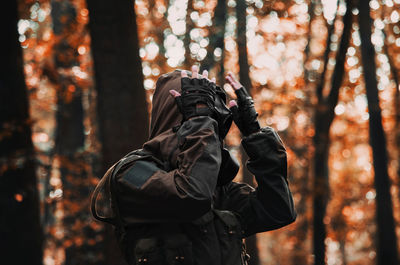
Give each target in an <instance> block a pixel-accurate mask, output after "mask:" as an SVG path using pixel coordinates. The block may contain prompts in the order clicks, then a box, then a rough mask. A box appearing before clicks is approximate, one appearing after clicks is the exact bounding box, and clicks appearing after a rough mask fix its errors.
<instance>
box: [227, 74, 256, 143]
mask: <svg viewBox="0 0 400 265" xmlns="http://www.w3.org/2000/svg"><path fill="white" fill-rule="evenodd" d="M226 80H227V81H228V83H229V84H230V85H231V86H232V87H233V88H234V89H235V94H236V96H237V103H236V102H235V101H234V100H232V101H230V102H229V107H230V110H231V111H232V116H233V120H234V121H235V124H236V125H237V127H238V128H239V130H240V132H241V133H242V134H243V135H244V136H248V135H250V134H252V133H255V132H258V131H259V130H260V129H261V127H260V124H259V123H258V120H257V116H258V113H257V111H256V109H255V108H254V101H253V99H252V98H251V97H250V95H249V94H248V93H247V91H246V89H245V88H244V87H243V86H242V85H241V84H240V83H239V82H238V81H237V80H236V79H235V77H234V76H233V74H232V73H228V75H227V76H226Z"/></svg>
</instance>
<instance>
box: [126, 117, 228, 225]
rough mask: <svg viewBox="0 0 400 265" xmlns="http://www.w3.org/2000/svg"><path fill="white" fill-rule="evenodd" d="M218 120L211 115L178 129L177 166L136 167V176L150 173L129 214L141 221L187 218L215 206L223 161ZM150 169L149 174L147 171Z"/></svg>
mask: <svg viewBox="0 0 400 265" xmlns="http://www.w3.org/2000/svg"><path fill="white" fill-rule="evenodd" d="M217 130H218V127H217V122H216V121H215V120H214V119H212V118H210V117H208V116H199V117H194V118H192V119H190V120H187V121H185V122H184V123H183V124H182V125H181V127H180V128H179V130H178V131H177V132H176V136H177V137H178V142H179V146H178V148H179V151H178V155H177V168H176V169H174V170H172V171H169V172H167V171H164V170H162V169H160V168H156V167H155V163H152V162H145V163H148V164H147V165H146V164H144V166H143V165H142V166H141V168H136V169H135V166H136V164H135V165H134V166H133V167H132V169H133V170H134V171H135V170H136V171H135V172H134V174H136V175H135V177H136V178H142V177H143V176H147V177H146V179H145V180H144V181H143V184H142V185H141V186H140V187H138V189H137V192H135V194H134V196H133V198H132V203H131V204H130V205H129V207H130V209H125V211H130V210H131V211H132V213H131V214H129V215H134V216H136V217H137V220H138V221H140V220H141V221H146V222H152V221H153V222H159V221H185V220H186V221H187V220H192V219H195V218H197V217H200V216H201V215H203V214H204V213H206V212H207V211H209V210H210V209H211V200H212V196H213V192H214V190H215V187H216V183H217V177H218V172H219V167H220V163H221V146H220V145H221V143H220V141H219V138H218V135H217V134H216V131H217ZM143 172H147V173H145V174H144V173H143Z"/></svg>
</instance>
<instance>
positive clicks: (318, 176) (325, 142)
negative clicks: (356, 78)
mask: <svg viewBox="0 0 400 265" xmlns="http://www.w3.org/2000/svg"><path fill="white" fill-rule="evenodd" d="M351 10H352V3H351V0H350V1H347V10H346V14H345V15H344V17H343V23H344V28H343V33H342V38H341V41H340V46H339V50H338V52H337V54H336V65H335V68H334V71H333V74H332V80H331V88H330V92H329V95H328V97H327V98H324V97H323V94H322V88H323V82H324V80H320V82H321V83H320V85H319V86H318V88H317V97H318V103H317V108H316V111H315V135H314V139H313V141H314V146H315V154H314V183H313V212H314V216H313V227H314V231H313V253H314V256H315V260H314V264H316V265H323V264H325V237H326V228H325V225H324V217H325V213H326V206H327V204H328V199H329V171H328V159H329V147H330V138H329V129H330V127H331V125H332V122H333V119H334V117H335V112H334V109H335V106H336V105H337V102H338V97H339V88H340V86H341V84H342V81H343V76H344V63H345V58H346V52H347V48H348V46H349V39H350V33H351V24H352V13H351ZM328 38H329V36H328ZM326 48H327V49H329V47H326ZM327 58H328V56H326V57H325V60H326V61H325V64H326V63H327Z"/></svg>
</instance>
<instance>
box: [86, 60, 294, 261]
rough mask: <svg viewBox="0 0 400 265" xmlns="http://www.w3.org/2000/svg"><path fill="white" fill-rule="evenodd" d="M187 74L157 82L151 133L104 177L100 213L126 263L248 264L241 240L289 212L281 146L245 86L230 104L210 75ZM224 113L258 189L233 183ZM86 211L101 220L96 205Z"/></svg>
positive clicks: (286, 218)
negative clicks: (107, 207)
mask: <svg viewBox="0 0 400 265" xmlns="http://www.w3.org/2000/svg"><path fill="white" fill-rule="evenodd" d="M194 69H196V68H194ZM185 73H186V72H184V73H182V72H181V71H179V70H176V71H174V72H171V73H168V74H164V75H162V76H161V77H160V78H159V79H158V80H157V83H156V89H155V92H154V95H153V99H152V103H153V107H152V112H151V124H150V137H149V140H148V141H147V142H146V143H144V145H143V148H142V149H140V150H135V151H133V152H131V153H129V154H128V155H126V156H125V157H124V158H122V159H121V160H120V161H119V162H117V163H116V164H115V165H114V166H113V167H112V168H110V170H109V171H108V172H107V173H106V175H105V177H103V179H102V181H101V182H102V183H103V184H104V183H109V189H110V191H111V202H112V209H113V211H114V213H115V216H114V217H113V218H109V219H108V220H109V221H110V223H112V224H114V225H115V226H116V228H117V229H116V231H117V235H118V237H119V241H120V246H121V249H122V252H123V254H124V256H125V258H126V260H127V262H128V263H129V264H187V265H192V264H197V265H203V264H204V265H214V264H215V265H217V264H218V265H221V264H223V265H225V264H226V265H239V264H247V258H248V255H246V253H245V248H244V247H243V243H242V241H243V238H245V237H247V236H250V235H253V234H255V233H258V232H264V231H269V230H273V229H277V228H280V227H283V226H285V225H287V224H290V223H291V222H293V221H294V220H295V218H296V213H295V210H294V205H293V199H292V195H291V192H290V190H289V186H288V181H287V158H286V150H285V147H284V146H283V143H282V141H281V139H280V138H279V136H278V135H277V133H276V132H275V131H274V130H273V129H272V128H270V127H266V128H260V126H259V125H258V121H257V113H256V112H255V109H254V104H253V101H252V99H251V97H249V95H248V94H247V93H246V91H245V89H244V88H243V87H235V92H236V94H237V96H238V99H237V104H231V108H230V109H229V108H228V107H227V106H226V105H225V100H226V99H225V93H224V91H223V90H222V89H221V88H219V87H218V86H216V85H215V83H214V82H212V81H209V80H208V79H207V78H197V72H195V71H193V75H192V77H188V76H187V75H186V74H185ZM231 78H232V77H231ZM227 80H228V81H229V78H227ZM171 91H175V92H174V93H171ZM171 94H173V95H175V97H173V96H171ZM232 118H233V120H234V121H235V123H236V124H237V125H238V127H239V129H240V131H241V133H242V135H243V139H242V145H243V148H244V150H245V151H246V152H247V154H248V156H249V161H248V162H247V168H248V169H249V170H250V172H252V173H253V174H254V175H255V178H256V180H257V183H258V187H257V188H256V189H254V188H252V187H251V186H249V185H247V184H244V183H237V182H233V181H232V180H233V179H234V177H235V175H236V174H237V171H238V168H237V162H235V159H233V158H232V156H230V154H229V152H228V150H226V149H224V148H223V139H224V137H225V135H226V134H227V133H228V130H229V127H230V124H231V122H232ZM99 185H100V184H99ZM100 186H101V185H100ZM96 190H97V188H96ZM94 197H95V198H96V197H97V194H95V196H94ZM94 201H95V200H94ZM93 205H94V206H93ZM92 212H93V214H94V216H95V217H96V218H97V219H99V220H102V221H106V219H107V218H103V219H102V218H101V217H99V216H97V213H96V209H95V203H94V204H93V203H92Z"/></svg>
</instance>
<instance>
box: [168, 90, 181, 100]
mask: <svg viewBox="0 0 400 265" xmlns="http://www.w3.org/2000/svg"><path fill="white" fill-rule="evenodd" d="M169 93H170V94H171V96H173V97H174V98H176V97H179V96H180V95H181V93H179V92H178V91H176V90H173V89H172V90H170V91H169Z"/></svg>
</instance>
